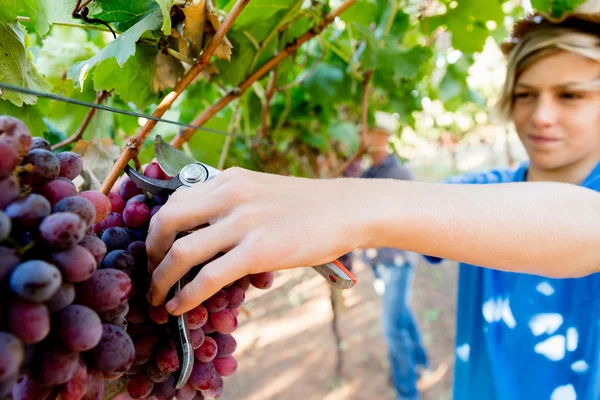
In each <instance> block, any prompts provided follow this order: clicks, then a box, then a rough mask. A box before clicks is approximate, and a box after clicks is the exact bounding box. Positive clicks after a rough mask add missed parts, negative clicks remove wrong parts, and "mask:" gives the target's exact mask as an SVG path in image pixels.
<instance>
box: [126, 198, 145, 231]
mask: <svg viewBox="0 0 600 400" xmlns="http://www.w3.org/2000/svg"><path fill="white" fill-rule="evenodd" d="M149 215H150V210H148V206H146V205H145V204H144V203H140V202H134V203H130V204H127V205H126V206H125V209H124V210H123V221H125V224H126V225H127V226H128V227H130V228H132V229H135V228H139V227H141V226H143V225H145V224H146V223H147V222H148V220H149V219H148V217H149Z"/></svg>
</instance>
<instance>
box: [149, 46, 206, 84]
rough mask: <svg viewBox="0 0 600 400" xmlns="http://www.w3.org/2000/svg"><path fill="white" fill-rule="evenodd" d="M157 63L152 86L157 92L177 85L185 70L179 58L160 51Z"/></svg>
mask: <svg viewBox="0 0 600 400" xmlns="http://www.w3.org/2000/svg"><path fill="white" fill-rule="evenodd" d="M155 64H156V68H155V69H154V78H153V80H152V86H153V88H154V90H155V91H157V92H158V91H161V90H164V89H167V88H172V87H175V85H176V84H177V82H178V81H179V79H180V78H181V77H182V76H183V73H184V72H185V70H184V68H183V65H181V62H180V61H179V60H177V59H176V58H175V57H173V56H171V55H168V54H163V52H162V51H159V52H158V54H157V55H156V60H155ZM205 71H206V69H205ZM203 72H204V71H203Z"/></svg>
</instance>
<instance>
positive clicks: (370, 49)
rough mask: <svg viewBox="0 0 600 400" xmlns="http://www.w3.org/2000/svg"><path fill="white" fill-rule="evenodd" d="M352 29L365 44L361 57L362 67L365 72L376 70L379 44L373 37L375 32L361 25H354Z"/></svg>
mask: <svg viewBox="0 0 600 400" xmlns="http://www.w3.org/2000/svg"><path fill="white" fill-rule="evenodd" d="M354 27H355V28H356V29H357V30H358V31H359V32H360V33H361V34H362V36H363V38H364V40H365V43H366V47H365V50H364V52H363V54H362V57H361V63H362V67H363V68H364V69H365V70H370V69H374V68H376V67H377V59H378V56H379V42H378V40H377V38H376V37H375V32H373V31H372V30H370V29H369V28H367V27H366V26H364V25H361V24H354Z"/></svg>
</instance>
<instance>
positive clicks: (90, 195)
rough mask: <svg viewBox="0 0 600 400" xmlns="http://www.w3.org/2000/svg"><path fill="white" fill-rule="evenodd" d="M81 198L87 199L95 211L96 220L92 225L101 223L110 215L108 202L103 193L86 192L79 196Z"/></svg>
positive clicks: (95, 191)
mask: <svg viewBox="0 0 600 400" xmlns="http://www.w3.org/2000/svg"><path fill="white" fill-rule="evenodd" d="M79 195H80V196H82V197H85V198H86V199H88V200H89V201H90V202H91V203H92V204H93V205H94V208H95V209H96V219H95V220H94V223H95V224H97V223H99V222H101V221H103V220H104V219H105V218H106V217H107V216H108V214H110V207H111V205H110V200H109V199H108V197H106V196H105V195H104V193H102V192H99V191H97V190H86V191H85V192H81V193H80V194H79Z"/></svg>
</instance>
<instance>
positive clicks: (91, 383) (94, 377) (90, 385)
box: [82, 370, 104, 400]
mask: <svg viewBox="0 0 600 400" xmlns="http://www.w3.org/2000/svg"><path fill="white" fill-rule="evenodd" d="M103 397H104V374H102V372H100V371H98V370H88V374H87V391H86V392H85V395H84V396H83V399H82V400H102V398H103Z"/></svg>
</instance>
